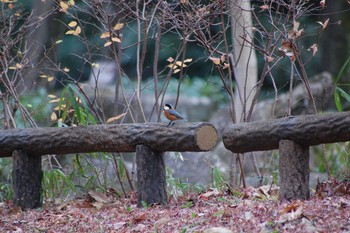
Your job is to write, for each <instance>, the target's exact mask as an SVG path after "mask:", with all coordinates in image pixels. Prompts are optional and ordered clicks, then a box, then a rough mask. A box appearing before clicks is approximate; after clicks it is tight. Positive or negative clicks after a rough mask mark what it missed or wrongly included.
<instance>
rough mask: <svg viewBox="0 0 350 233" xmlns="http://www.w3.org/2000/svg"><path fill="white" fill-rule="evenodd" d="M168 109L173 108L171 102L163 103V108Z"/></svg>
mask: <svg viewBox="0 0 350 233" xmlns="http://www.w3.org/2000/svg"><path fill="white" fill-rule="evenodd" d="M170 109H174V107H173V106H172V105H171V104H165V105H164V107H163V110H170Z"/></svg>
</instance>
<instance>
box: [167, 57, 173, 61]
mask: <svg viewBox="0 0 350 233" xmlns="http://www.w3.org/2000/svg"><path fill="white" fill-rule="evenodd" d="M166 60H167V61H168V62H173V61H174V58H172V57H169V58H168V59H166Z"/></svg>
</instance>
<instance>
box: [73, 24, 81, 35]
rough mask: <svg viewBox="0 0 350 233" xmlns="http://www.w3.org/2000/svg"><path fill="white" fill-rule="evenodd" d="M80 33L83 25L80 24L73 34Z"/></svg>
mask: <svg viewBox="0 0 350 233" xmlns="http://www.w3.org/2000/svg"><path fill="white" fill-rule="evenodd" d="M80 33H81V27H80V26H78V27H76V29H75V31H74V33H73V35H75V36H77V35H79V34H80Z"/></svg>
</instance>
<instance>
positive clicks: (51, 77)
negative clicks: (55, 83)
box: [47, 76, 55, 82]
mask: <svg viewBox="0 0 350 233" xmlns="http://www.w3.org/2000/svg"><path fill="white" fill-rule="evenodd" d="M54 79H55V78H54V77H53V76H50V77H48V78H47V81H48V82H51V81H52V80H54Z"/></svg>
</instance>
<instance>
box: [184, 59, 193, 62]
mask: <svg viewBox="0 0 350 233" xmlns="http://www.w3.org/2000/svg"><path fill="white" fill-rule="evenodd" d="M191 61H192V58H187V59H185V60H184V63H188V62H191Z"/></svg>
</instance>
